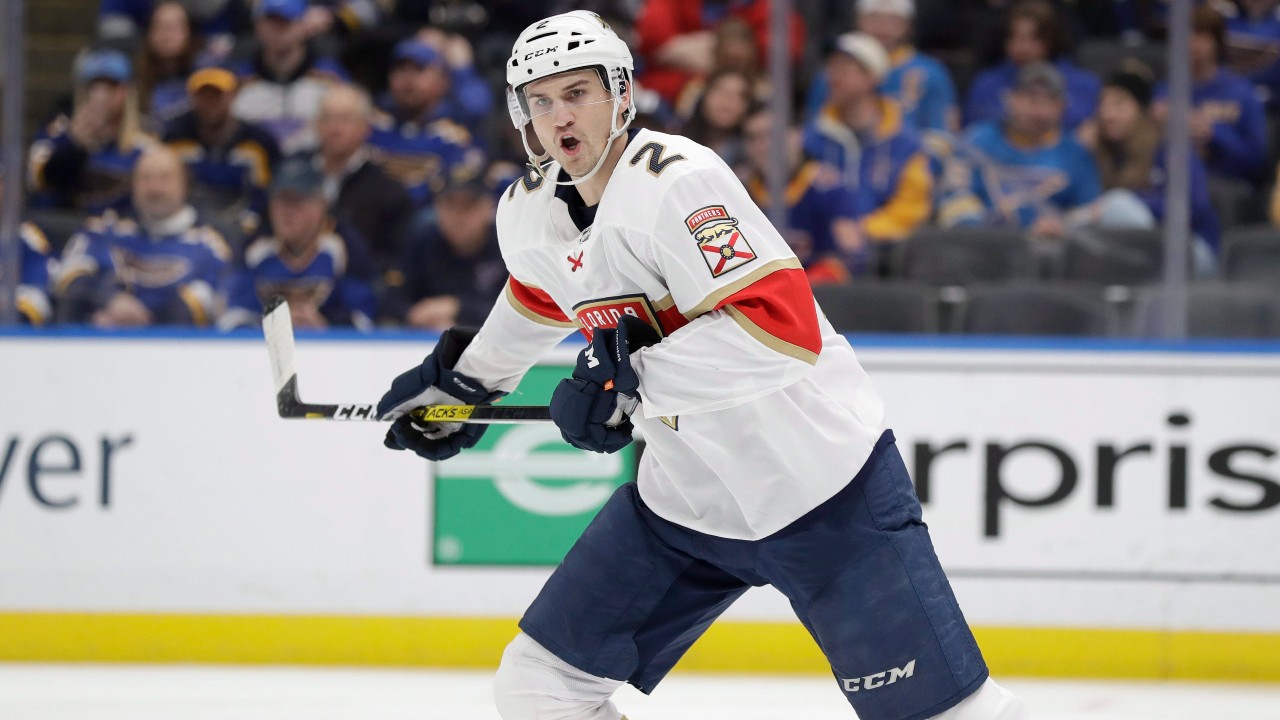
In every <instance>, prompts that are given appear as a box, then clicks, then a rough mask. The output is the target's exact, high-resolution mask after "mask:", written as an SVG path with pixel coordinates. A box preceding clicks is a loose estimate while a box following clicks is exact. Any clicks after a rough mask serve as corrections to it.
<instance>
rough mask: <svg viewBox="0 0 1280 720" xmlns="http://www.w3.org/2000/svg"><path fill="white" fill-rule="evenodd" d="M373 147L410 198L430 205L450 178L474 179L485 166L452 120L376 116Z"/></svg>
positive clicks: (468, 136)
mask: <svg viewBox="0 0 1280 720" xmlns="http://www.w3.org/2000/svg"><path fill="white" fill-rule="evenodd" d="M369 146H370V147H372V148H373V150H374V159H375V160H376V161H377V162H378V163H379V164H380V165H382V168H383V169H384V170H386V172H387V174H388V175H390V176H391V177H392V178H393V179H395V180H397V181H399V182H400V184H402V185H404V187H405V189H406V190H408V191H409V197H410V198H411V199H412V200H413V202H414V203H416V204H418V205H426V204H428V203H430V202H431V199H432V197H433V196H434V195H435V193H436V192H438V191H439V190H440V189H441V188H442V187H444V185H445V184H446V183H447V182H448V181H449V179H450V177H455V176H459V177H472V176H475V175H476V174H478V173H479V172H480V170H481V169H482V168H483V165H484V160H485V157H484V151H482V150H480V149H479V148H477V147H475V146H474V144H473V143H472V138H471V134H470V133H469V132H468V131H467V129H466V128H464V127H462V126H461V125H458V124H456V123H453V122H451V121H449V120H437V121H435V122H430V123H425V124H424V123H421V122H418V121H416V120H398V119H396V118H395V117H393V116H392V115H390V114H388V113H384V112H379V113H377V114H375V116H374V120H373V132H372V134H370V136H369Z"/></svg>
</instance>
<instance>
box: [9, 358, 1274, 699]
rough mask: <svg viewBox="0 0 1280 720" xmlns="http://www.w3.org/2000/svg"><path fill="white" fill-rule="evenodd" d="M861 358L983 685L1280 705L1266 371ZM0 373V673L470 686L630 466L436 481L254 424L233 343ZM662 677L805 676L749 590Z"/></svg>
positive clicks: (356, 448) (500, 451)
mask: <svg viewBox="0 0 1280 720" xmlns="http://www.w3.org/2000/svg"><path fill="white" fill-rule="evenodd" d="M429 346H430V341H429V340H421V339H419V340H414V339H408V338H405V337H392V338H382V339H378V340H364V341H360V340H355V339H353V338H350V337H348V336H339V337H338V338H337V339H333V338H330V339H311V340H307V339H302V340H301V341H300V345H299V350H298V370H299V376H300V379H301V383H300V384H301V392H302V396H303V397H304V398H305V399H307V400H309V401H312V402H372V401H375V400H376V399H377V398H378V396H379V395H380V393H381V392H382V389H383V386H384V384H385V383H386V381H387V379H388V378H390V377H393V376H394V375H395V374H397V373H398V372H400V371H401V370H403V369H404V368H406V367H408V366H409V365H411V364H412V363H414V362H417V361H418V360H420V359H421V357H422V355H423V354H424V353H425V352H426V350H427V349H428V348H429ZM855 347H857V348H858V349H859V356H860V358H861V359H862V361H863V363H864V364H865V365H866V366H867V368H868V370H869V371H870V372H871V374H872V377H873V379H874V381H875V383H876V385H877V387H878V388H879V390H880V392H881V394H882V395H883V396H884V398H885V400H886V403H887V406H888V408H889V422H890V425H891V427H893V428H894V430H895V432H896V434H897V436H898V442H899V447H900V449H901V450H902V453H903V455H904V457H905V458H906V460H907V463H908V465H909V466H910V467H911V468H912V470H913V475H914V477H915V479H916V482H917V485H918V489H919V492H920V494H921V497H922V500H923V501H924V509H925V510H924V512H925V519H926V521H927V522H928V523H929V525H930V527H931V532H932V534H933V540H934V544H935V546H936V547H937V549H938V553H939V556H940V558H941V560H942V563H943V565H944V567H946V568H947V570H948V572H949V574H950V575H951V577H952V579H953V584H954V586H955V589H956V592H957V595H958V596H959V598H960V601H961V605H962V607H963V608H964V610H965V613H966V615H967V617H968V619H969V620H970V622H971V624H973V625H974V626H975V628H976V629H977V633H978V635H979V640H980V641H981V643H982V645H983V648H984V652H985V653H986V655H987V657H988V659H989V661H990V662H991V664H992V666H993V668H995V669H996V670H997V671H999V672H1001V673H1003V674H1041V675H1088V676H1117V677H1180V678H1215V679H1239V680H1249V679H1265V680H1273V681H1280V552H1277V551H1276V548H1280V507H1278V506H1280V458H1277V452H1280V347H1278V346H1275V345H1270V346H1267V345H1239V344H1237V345H1185V346H1167V347H1157V346H1151V345H1140V344H1125V345H1112V344H1108V345H1101V344H1064V343H1054V342H1045V343H1026V342H1021V343H1019V342H999V341H994V342H974V341H958V340H957V341H950V342H948V341H935V342H930V343H919V342H911V341H892V340H888V339H884V338H861V339H859V338H855ZM573 352H574V348H573V347H571V346H566V347H564V348H562V349H561V350H559V351H557V354H556V355H555V356H553V357H552V358H549V360H550V367H551V369H547V370H540V371H539V372H538V373H537V375H538V377H537V378H533V379H531V380H530V384H529V385H528V387H527V388H525V389H524V390H523V392H522V395H521V397H522V398H523V399H521V400H520V402H522V403H523V402H536V401H538V400H539V398H540V396H541V394H543V393H546V392H548V391H549V387H551V386H553V385H554V379H555V377H556V376H557V374H558V373H559V372H562V370H560V368H561V367H562V365H563V363H564V362H566V361H568V360H569V359H571V358H572V355H573ZM0 362H2V363H3V367H4V368H5V372H4V373H3V375H2V376H0V659H22V660H28V659H65V660H160V661H170V660H172V661H211V662H311V663H343V664H345V663H370V664H432V665H459V666H486V665H492V664H494V663H496V661H497V658H498V656H499V654H500V652H501V648H502V646H503V644H505V642H506V641H507V640H508V639H509V637H510V636H511V634H512V633H513V632H514V623H515V619H516V618H517V617H518V616H519V614H520V612H521V611H522V610H523V608H524V607H525V606H526V605H527V603H528V602H529V600H530V599H531V598H532V597H533V596H534V594H536V592H537V590H538V588H539V586H540V585H541V583H542V581H543V580H544V579H545V577H546V575H547V573H548V572H549V567H548V566H547V564H548V563H550V562H554V558H555V557H556V556H557V554H558V553H561V552H563V548H564V547H565V546H566V545H567V543H569V542H571V541H572V536H573V533H575V532H576V529H575V528H580V527H581V524H582V523H585V522H586V521H587V519H589V517H590V515H591V513H592V512H593V511H594V509H595V508H596V507H598V505H599V503H600V502H602V501H603V499H604V498H605V497H607V495H608V494H609V492H610V491H611V489H612V488H613V487H614V486H616V484H618V483H619V482H624V481H626V480H627V479H628V478H629V477H630V473H631V472H632V467H633V462H634V461H633V459H632V458H626V457H617V456H591V455H580V454H577V453H568V452H565V450H564V448H563V447H562V446H561V445H560V444H558V443H556V442H555V441H554V433H551V434H548V432H547V431H548V429H547V428H533V427H527V428H511V429H506V430H503V431H501V432H493V433H490V434H489V435H487V436H486V444H485V445H482V446H481V447H480V448H478V449H477V450H478V452H475V453H473V454H471V456H470V457H468V456H463V457H460V458H459V459H458V460H455V461H453V462H452V463H446V464H444V465H442V466H441V468H440V477H434V478H433V477H431V476H430V474H429V473H430V471H429V469H428V467H427V466H426V464H425V463H422V462H420V461H418V460H417V459H416V458H414V457H412V456H408V455H406V454H405V453H394V452H389V451H387V450H385V449H383V448H382V445H381V436H382V433H383V431H384V430H385V428H384V427H380V426H379V425H377V424H375V423H338V422H308V421H284V420H280V419H279V418H277V417H275V414H274V406H273V400H272V390H271V385H270V374H269V370H268V367H267V362H266V357H265V351H264V350H263V348H262V346H261V342H260V341H259V340H256V339H254V338H252V337H248V336H239V337H235V338H230V339H227V338H217V339H214V338H209V337H206V336H200V335H185V334H180V333H175V334H170V335H167V336H161V337H157V336H154V335H149V336H129V335H123V336H113V337H98V336H95V337H93V338H92V341H89V340H88V339H86V338H84V337H79V336H77V335H76V334H75V333H64V334H62V335H53V336H50V335H31V334H10V335H8V336H0ZM542 399H545V398H542ZM749 440H750V432H749V429H748V430H744V433H743V436H742V438H741V439H740V441H742V442H749ZM463 458H467V459H466V460H465V461H464V460H463ZM682 667H687V668H701V669H720V670H760V671H821V670H822V668H823V664H822V661H821V658H820V656H819V655H818V653H817V651H816V650H815V649H814V648H813V646H812V643H811V641H810V640H809V638H808V637H807V635H806V634H805V633H804V631H803V629H801V628H800V627H799V626H798V625H797V624H795V623H794V622H792V621H791V614H790V609H789V607H788V605H787V603H786V601H785V599H784V598H782V597H781V596H779V595H777V594H776V593H774V592H772V591H770V590H759V591H752V592H751V593H748V594H747V596H745V597H744V598H743V599H742V600H741V601H740V602H739V603H738V604H737V605H735V606H734V607H733V608H731V609H730V611H729V613H728V614H727V615H726V617H725V619H724V621H722V622H721V623H718V624H717V625H716V626H715V627H713V629H712V631H711V632H710V633H709V634H708V635H707V637H706V638H704V640H703V641H701V642H699V643H698V645H697V646H695V648H694V650H693V651H692V652H691V653H690V655H689V656H688V657H687V658H686V659H685V661H684V663H683V664H682Z"/></svg>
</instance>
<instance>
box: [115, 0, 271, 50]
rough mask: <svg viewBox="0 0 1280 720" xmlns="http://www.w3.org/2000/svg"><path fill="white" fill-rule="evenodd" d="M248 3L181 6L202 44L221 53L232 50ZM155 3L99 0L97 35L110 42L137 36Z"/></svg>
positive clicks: (206, 0)
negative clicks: (100, 3) (189, 18)
mask: <svg viewBox="0 0 1280 720" xmlns="http://www.w3.org/2000/svg"><path fill="white" fill-rule="evenodd" d="M251 1H253V0H248V2H251ZM248 2H246V1H242V0H199V1H198V2H191V1H185V2H183V7H184V8H185V9H186V11H187V14H188V15H189V16H191V19H192V21H193V23H194V25H195V28H196V33H197V35H199V36H200V37H201V38H202V39H203V40H204V42H205V46H206V47H216V48H218V54H219V55H221V54H224V53H226V52H227V51H229V50H230V49H231V45H232V43H233V41H234V38H235V36H236V33H237V32H239V30H240V26H241V24H242V21H243V18H242V15H243V13H244V8H245V7H246V6H247V4H248ZM157 4H158V3H157V2H156V0H102V5H101V6H100V9H99V11H98V37H99V38H101V39H102V40H106V41H109V42H113V43H118V42H121V41H125V42H128V41H131V40H134V39H136V38H137V37H138V36H139V35H140V34H141V31H142V28H145V27H147V26H148V23H149V21H150V20H151V17H152V13H153V12H154V11H155V8H156V5H157Z"/></svg>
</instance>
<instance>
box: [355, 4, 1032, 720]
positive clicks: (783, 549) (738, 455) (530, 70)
mask: <svg viewBox="0 0 1280 720" xmlns="http://www.w3.org/2000/svg"><path fill="white" fill-rule="evenodd" d="M631 68H632V60H631V53H630V52H629V51H628V49H627V46H626V45H625V44H624V43H623V42H622V41H621V40H619V39H618V37H617V36H616V35H615V34H614V33H613V31H612V30H610V29H609V28H608V26H607V25H605V24H604V23H603V22H602V21H601V20H600V18H599V17H598V16H596V15H595V14H593V13H590V12H585V11H574V12H570V13H566V14H563V15H557V16H554V17H551V18H548V19H546V20H544V21H542V22H540V23H537V24H535V25H532V26H530V27H529V28H528V29H526V30H525V31H524V32H523V33H522V34H521V35H520V37H519V38H518V39H517V41H516V44H515V47H514V49H513V52H512V55H511V59H510V60H509V62H508V65H507V78H508V81H509V82H510V84H511V87H510V89H509V93H508V100H509V103H508V104H509V109H510V112H511V115H512V118H513V120H514V121H515V124H516V126H517V127H518V128H519V129H520V130H521V132H522V134H523V135H524V137H525V144H526V146H527V149H528V150H529V155H530V159H531V160H532V161H533V166H532V167H531V169H530V172H529V174H528V175H527V176H526V177H524V178H523V179H521V180H519V181H517V182H516V183H514V184H513V185H512V186H511V188H510V189H508V190H507V191H506V193H504V195H503V197H502V200H501V201H500V204H499V208H498V236H499V242H500V245H501V249H502V254H503V257H504V259H505V261H506V264H507V268H508V269H509V271H510V273H511V277H510V280H509V283H508V286H507V290H506V293H505V297H504V298H502V299H499V301H498V302H497V303H496V304H495V306H494V308H493V310H492V312H491V313H490V315H489V317H488V318H487V319H486V320H485V323H484V326H483V327H482V328H481V329H480V331H479V333H478V334H476V335H475V336H474V337H473V338H470V341H469V344H468V339H469V338H468V334H467V333H465V332H459V331H458V330H456V329H455V330H451V331H449V332H447V333H446V334H445V337H444V338H443V339H442V341H441V343H440V344H439V345H438V346H437V349H436V351H434V352H433V353H432V354H431V355H430V356H428V357H427V359H426V360H425V361H424V362H423V364H422V365H421V366H420V367H415V368H413V369H412V370H409V371H408V372H406V373H404V374H403V375H401V376H399V377H397V378H396V379H395V380H394V381H393V382H392V384H391V389H390V390H389V391H388V392H387V393H386V395H384V396H383V398H382V401H381V402H380V403H379V407H378V412H379V414H380V416H382V417H384V418H395V422H394V423H393V425H392V428H391V431H390V432H389V433H388V437H387V441H386V442H387V445H388V446H389V447H392V448H394V449H402V448H403V449H411V450H413V451H414V452H416V453H417V454H419V455H421V456H423V457H426V458H428V459H432V460H443V459H445V458H448V457H452V456H453V455H455V454H456V453H458V452H460V451H461V450H463V449H465V448H467V447H471V446H472V445H474V444H475V443H476V441H477V439H478V437H479V434H480V433H481V432H482V429H483V426H480V425H463V426H457V425H451V424H428V425H417V424H415V422H414V421H412V420H411V419H410V418H408V417H406V416H404V414H405V413H406V412H407V411H408V410H410V409H412V408H414V407H416V406H420V405H424V404H428V403H455V404H456V403H462V402H466V403H474V402H483V401H485V400H488V399H490V398H493V397H495V396H498V395H501V394H502V393H504V392H509V391H510V390H511V389H513V388H514V387H515V386H516V383H517V382H518V381H519V379H520V377H521V376H522V375H523V374H524V373H525V372H526V371H527V370H528V369H529V367H530V366H531V365H532V363H533V362H534V361H535V360H536V359H537V357H538V356H539V355H541V354H542V353H543V352H544V351H546V350H548V349H550V348H551V347H553V346H555V345H556V344H557V343H559V342H560V341H561V340H562V339H563V338H564V337H565V336H566V335H567V334H568V333H569V332H571V331H572V330H574V329H579V330H581V331H582V332H583V334H584V335H586V336H587V337H588V338H590V345H589V347H588V348H587V349H585V350H584V351H583V352H582V353H581V355H579V357H578V362H577V365H576V367H575V368H574V370H573V377H571V378H568V379H565V380H564V381H563V382H561V384H560V385H559V386H558V387H557V388H556V390H555V392H554V394H553V397H552V400H551V414H552V417H553V418H554V420H555V422H556V423H557V425H558V426H559V427H560V429H561V431H562V434H563V435H564V437H565V439H566V440H567V441H568V442H569V443H571V444H573V445H575V446H577V447H580V448H586V449H589V450H595V451H600V452H613V451H616V450H618V449H619V448H621V447H623V446H625V445H626V444H627V443H629V442H630V441H631V435H632V431H633V429H634V426H638V427H639V428H642V429H643V432H644V436H645V439H646V441H647V442H648V448H647V450H646V452H645V454H644V456H643V459H642V461H641V468H640V475H639V481H638V482H637V483H635V484H627V485H624V486H623V487H621V488H619V489H618V490H617V492H616V493H615V494H614V495H613V497H612V498H610V500H609V501H608V502H607V503H606V504H605V506H604V507H603V508H602V509H601V510H600V512H599V514H598V515H597V516H596V518H595V519H594V520H593V521H592V523H591V524H590V525H589V526H588V527H587V529H586V530H585V531H584V532H583V534H582V537H581V538H580V539H579V540H578V542H577V543H576V544H575V545H574V547H573V548H572V549H571V550H570V551H569V553H568V555H567V556H566V557H565V559H564V562H563V563H562V564H561V565H560V567H559V568H557V569H556V571H555V572H554V573H553V574H552V576H551V578H550V579H549V580H548V581H547V584H546V585H545V587H544V588H543V589H542V592H541V593H540V594H539V595H538V597H537V599H536V600H534V602H533V604H532V606H531V607H530V608H529V610H528V612H526V614H525V615H524V617H523V618H522V619H521V621H520V628H521V631H522V632H521V633H519V634H518V635H517V636H516V638H515V639H514V640H513V641H512V642H511V644H510V645H509V646H508V647H507V649H506V652H505V653H504V655H503V659H502V663H501V666H500V667H499V669H498V672H497V677H496V680H495V686H494V694H495V699H496V702H497V705H498V709H499V712H500V714H501V715H502V717H503V718H505V719H506V720H533V719H534V718H558V719H561V720H617V719H618V718H619V717H620V715H619V712H618V710H617V709H616V708H615V707H614V705H613V703H612V702H611V701H610V696H611V695H612V694H613V692H614V691H615V690H616V689H618V688H619V687H620V686H621V685H622V684H623V683H631V684H632V685H634V686H635V687H637V688H639V689H640V690H641V691H643V692H650V691H652V690H653V689H654V687H655V686H657V684H658V683H659V681H661V679H662V677H663V676H664V675H665V674H666V673H667V672H668V671H669V670H670V669H671V667H672V666H673V665H675V663H676V661H677V660H679V659H680V657H681V656H682V655H683V654H684V652H685V651H686V650H687V649H688V648H689V646H690V645H692V644H693V642H694V641H695V640H696V639H697V638H698V636H699V635H701V634H702V632H703V631H704V630H705V629H706V628H707V627H708V626H709V625H710V624H711V623H712V622H713V621H714V620H715V618H716V617H717V616H719V615H720V613H721V612H723V611H724V610H725V609H726V608H727V607H728V606H729V605H730V604H732V603H733V601H734V600H735V599H736V598H737V597H739V596H740V595H741V594H742V593H743V592H745V591H746V590H747V589H748V588H749V587H751V586H758V585H765V584H772V585H773V586H775V587H776V588H778V589H779V590H780V591H782V592H783V593H784V594H785V595H787V597H788V598H789V599H790V600H791V603H792V605H793V607H794V608H795V610H796V613H797V615H798V616H799V617H800V619H801V621H802V622H803V623H804V624H805V626H806V628H808V629H809V630H810V632H811V633H812V635H813V637H814V638H815V640H816V641H817V643H818V645H819V646H820V647H821V648H822V650H823V652H824V653H825V654H826V656H827V658H828V659H829V660H830V663H831V667H832V670H833V672H834V674H835V676H836V678H837V683H838V687H839V688H840V689H841V690H842V691H843V692H844V693H845V695H846V697H847V698H848V699H849V701H850V703H851V704H852V705H853V706H854V709H855V710H856V711H857V713H858V716H859V717H861V718H863V720H922V719H923V718H931V717H933V718H945V719H946V720H961V719H963V720H979V719H981V720H993V719H999V720H1008V719H1011V718H1022V717H1024V711H1023V710H1022V706H1021V703H1020V702H1019V701H1018V700H1017V699H1016V698H1015V697H1013V696H1012V695H1009V694H1008V693H1007V692H1005V691H1004V690H1002V689H1001V688H1000V687H999V686H997V685H996V684H995V683H994V682H992V681H991V680H990V679H989V678H988V676H987V668H986V665H985V663H984V662H983V659H982V655H981V654H980V652H979V651H978V647H977V644H976V643H975V642H974V639H973V636H972V635H971V634H970V632H969V628H968V626H967V625H966V623H965V620H964V618H963V616H962V615H961V613H960V609H959V607H958V606H957V604H956V601H955V598H954V596H953V595H952V593H951V590H950V587H949V585H948V583H947V579H946V577H945V576H944V575H943V574H942V571H941V569H940V568H939V565H938V561H937V558H936V557H935V555H934V552H933V548H932V546H931V545H930V542H929V536H928V531H927V530H926V528H925V526H924V524H923V523H922V522H921V519H920V506H919V503H918V502H917V500H916V497H915V494H914V492H913V490H912V486H911V482H910V479H909V478H908V477H907V473H906V469H905V467H904V465H903V463H902V460H901V458H900V456H899V454H898V451H897V449H896V447H895V445H894V440H893V435H892V433H891V432H889V431H887V430H885V429H884V427H883V407H882V405H881V402H880V399H879V397H878V396H877V395H876V393H875V390H874V389H872V387H871V385H870V383H869V382H868V380H867V376H866V374H865V373H864V372H863V370H862V368H861V367H860V366H859V365H858V362H857V360H856V359H855V357H854V354H853V351H852V349H851V348H850V347H849V344H848V342H846V341H845V339H844V338H843V337H842V336H841V335H839V334H837V333H836V332H835V331H834V330H833V329H832V327H831V324H830V323H828V322H827V320H826V319H825V318H824V317H823V315H822V313H821V312H820V311H819V309H818V308H817V306H816V304H815V302H814V299H813V295H812V293H811V292H810V290H809V286H808V283H807V282H806V281H805V276H804V272H803V270H802V269H801V268H800V263H799V262H798V261H797V260H796V257H795V255H793V254H792V253H791V251H790V250H789V249H788V248H787V245H786V243H785V242H783V240H782V238H781V237H780V236H779V235H778V233H777V231H775V230H774V228H773V227H771V226H770V225H769V223H768V222H767V220H766V219H765V217H764V216H763V214H762V213H761V212H760V211H759V210H758V209H757V208H756V206H755V203H753V202H752V201H751V198H750V196H749V195H748V194H747V192H746V190H745V189H744V188H743V186H742V184H741V183H740V182H738V180H737V179H736V178H735V176H734V175H733V173H732V172H731V171H730V170H729V168H728V167H727V166H726V165H725V164H724V163H723V162H722V161H721V160H720V159H719V158H718V157H717V156H716V155H715V154H714V153H713V152H712V151H711V150H709V149H708V148H705V147H703V146H700V145H697V144H695V143H693V142H691V141H689V140H687V139H685V138H682V137H678V136H674V135H666V134H662V133H657V132H652V131H647V130H641V131H636V132H628V129H627V126H628V122H629V119H630V117H631V106H630V93H631V90H632V85H631ZM531 126H532V131H531V130H530V128H531ZM645 335H653V336H655V337H654V338H653V339H655V340H657V342H654V343H653V344H651V345H648V346H646V347H641V345H643V344H644V343H643V342H637V341H640V340H642V339H643V337H644V336H645ZM659 336H660V339H659ZM636 399H639V401H640V402H639V404H638V406H637V405H636V404H635V400H636ZM628 415H629V417H627V416H628Z"/></svg>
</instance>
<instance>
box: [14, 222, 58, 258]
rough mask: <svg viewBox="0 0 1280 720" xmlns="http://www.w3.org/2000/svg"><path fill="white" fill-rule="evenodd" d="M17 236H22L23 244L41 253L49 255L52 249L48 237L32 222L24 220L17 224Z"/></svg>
mask: <svg viewBox="0 0 1280 720" xmlns="http://www.w3.org/2000/svg"><path fill="white" fill-rule="evenodd" d="M18 236H19V237H21V238H22V242H23V244H25V245H26V246H27V247H28V248H31V249H32V250H33V251H35V252H37V253H39V254H41V255H49V254H50V253H51V252H52V251H53V248H52V247H51V246H50V245H49V238H48V237H47V236H45V234H44V231H43V230H41V229H40V228H39V226H37V225H35V224H34V223H29V222H24V223H22V224H21V225H19V226H18Z"/></svg>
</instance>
